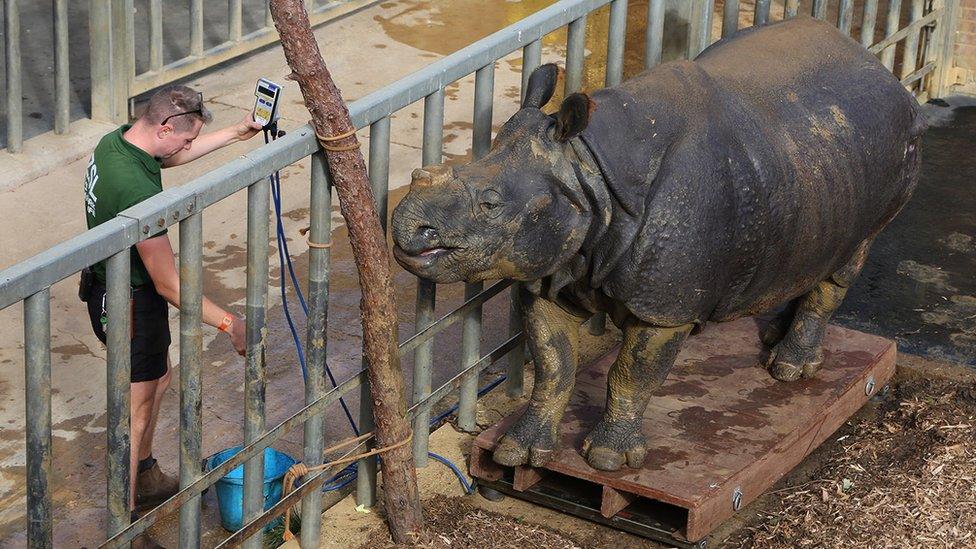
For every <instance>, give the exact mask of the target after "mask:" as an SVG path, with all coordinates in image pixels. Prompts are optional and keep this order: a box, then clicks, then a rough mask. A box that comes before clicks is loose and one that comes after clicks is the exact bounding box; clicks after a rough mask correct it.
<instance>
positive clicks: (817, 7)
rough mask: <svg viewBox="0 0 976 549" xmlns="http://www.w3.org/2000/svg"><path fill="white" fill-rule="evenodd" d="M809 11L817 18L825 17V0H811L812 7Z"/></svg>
mask: <svg viewBox="0 0 976 549" xmlns="http://www.w3.org/2000/svg"><path fill="white" fill-rule="evenodd" d="M810 13H811V14H812V15H813V16H814V17H816V18H817V19H821V20H822V19H826V18H827V0H813V7H812V10H811V12H810Z"/></svg>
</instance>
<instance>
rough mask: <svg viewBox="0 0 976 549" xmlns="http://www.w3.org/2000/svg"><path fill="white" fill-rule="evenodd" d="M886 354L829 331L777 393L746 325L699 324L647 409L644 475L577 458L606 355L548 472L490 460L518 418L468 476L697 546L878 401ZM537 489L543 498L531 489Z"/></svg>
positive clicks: (875, 345)
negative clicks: (801, 375) (801, 373)
mask: <svg viewBox="0 0 976 549" xmlns="http://www.w3.org/2000/svg"><path fill="white" fill-rule="evenodd" d="M895 354H896V351H895V344H894V342H892V341H890V340H886V339H883V338H880V337H877V336H872V335H868V334H864V333H861V332H856V331H853V330H847V329H844V328H837V327H831V328H830V329H829V330H828V333H827V339H826V342H825V360H824V367H823V368H822V369H821V370H820V372H819V373H818V375H817V377H816V378H815V379H808V380H801V381H796V382H793V383H783V382H779V381H776V380H774V379H773V378H772V377H770V375H769V374H768V373H767V372H766V370H764V369H762V368H761V367H760V366H759V362H760V358H761V357H762V356H763V350H762V347H761V344H760V343H759V336H758V324H757V323H756V321H755V320H753V319H751V318H750V319H741V320H738V321H735V322H730V323H724V324H713V325H709V326H708V327H706V329H705V330H703V331H702V332H701V333H700V334H698V335H695V336H693V337H691V338H690V339H689V340H688V343H687V344H686V345H685V348H684V349H683V350H682V351H681V354H680V355H679V356H678V360H677V362H676V364H675V368H674V370H673V371H672V373H671V375H670V377H669V378H668V380H667V381H666V382H665V384H664V385H663V386H662V387H661V388H660V389H659V390H658V391H657V392H656V393H655V394H654V396H653V397H652V398H651V402H650V405H649V406H648V408H647V412H646V413H645V414H644V434H645V436H646V437H647V440H648V456H647V460H646V461H645V463H644V466H643V467H642V468H641V469H640V470H633V469H628V468H624V469H622V470H620V471H617V472H614V473H607V472H602V471H598V470H596V469H593V468H591V467H589V466H588V465H587V464H586V462H585V461H584V460H583V458H582V457H581V456H580V455H579V448H580V445H581V443H582V440H583V438H584V437H585V436H586V434H587V433H588V432H589V430H590V429H591V428H592V427H593V425H595V423H596V422H597V421H598V420H599V418H600V416H601V413H602V411H603V407H604V402H605V400H606V373H607V370H608V369H609V367H610V365H611V364H612V363H613V359H614V357H615V356H616V351H613V352H611V353H610V354H608V355H606V356H604V357H603V358H602V359H600V360H598V361H596V362H594V363H592V364H590V365H589V366H587V367H585V368H584V369H582V370H581V372H580V373H579V375H578V376H577V384H576V389H575V391H574V393H573V397H572V399H571V401H570V404H569V407H568V409H567V411H566V415H565V417H564V418H563V421H562V424H561V426H560V432H561V449H560V451H559V452H558V453H557V454H556V457H555V459H554V460H553V461H552V462H550V463H549V465H547V466H546V467H545V468H542V469H534V468H531V467H516V468H514V470H512V468H508V467H503V466H500V465H497V464H496V463H494V462H493V461H492V460H491V452H492V450H493V449H494V447H495V445H496V443H497V441H498V439H499V438H500V437H501V435H503V434H504V433H505V431H506V430H507V428H508V427H509V425H511V424H512V422H514V421H515V420H516V419H517V418H518V417H519V416H520V415H521V410H519V411H518V412H516V413H515V414H512V415H511V416H509V417H506V418H505V419H503V420H502V421H500V422H499V423H497V424H496V425H494V426H492V427H491V428H489V429H488V430H486V431H485V432H483V433H482V434H481V435H480V436H478V438H477V439H476V440H475V444H474V448H473V449H472V456H471V473H472V475H474V476H475V477H478V478H479V479H481V480H482V481H485V483H486V485H488V486H493V487H502V488H503V489H504V490H503V491H506V492H510V493H514V494H515V495H516V496H519V497H525V499H529V500H533V501H537V502H542V503H544V504H546V505H551V506H554V507H557V508H561V509H562V510H564V511H568V512H571V513H574V514H577V515H580V516H585V517H587V518H595V519H599V518H600V517H599V516H593V514H594V512H595V511H596V510H598V511H599V515H601V516H602V517H603V519H605V520H604V522H608V523H610V524H616V522H617V521H621V520H623V521H625V522H626V521H630V522H633V520H634V519H635V517H637V520H638V521H639V520H642V519H641V517H652V518H653V517H655V516H657V517H659V518H653V520H654V521H659V524H657V526H656V527H655V526H654V525H651V526H652V528H651V529H652V530H654V529H655V528H656V529H657V530H660V531H662V532H670V535H671V536H673V537H674V538H676V539H678V540H686V541H689V542H697V541H698V540H701V539H703V538H705V536H706V535H707V534H708V533H709V532H710V531H711V530H712V529H714V528H715V527H716V526H718V525H719V524H721V523H722V522H723V521H725V520H726V519H728V518H729V517H731V516H732V515H733V514H734V513H735V512H736V511H737V510H738V509H740V508H742V507H745V505H747V504H748V503H749V502H751V501H752V500H754V499H755V498H757V497H758V496H759V495H760V494H762V493H763V492H764V491H765V490H766V489H768V488H769V487H770V486H771V485H772V484H773V483H775V482H776V481H777V480H779V479H780V478H781V477H782V476H783V475H785V474H786V473H787V472H789V471H790V470H791V469H793V467H795V466H796V465H797V464H798V463H800V461H802V460H803V458H804V457H806V456H807V455H808V454H809V453H810V452H812V451H813V449H814V448H816V447H817V446H818V445H819V444H820V443H821V442H823V441H824V440H825V439H826V438H827V437H829V436H830V435H831V434H832V433H833V432H834V431H835V430H836V429H837V428H838V427H840V426H841V425H842V424H843V423H844V421H846V420H847V418H849V417H850V416H851V415H852V414H853V413H854V412H855V411H857V410H858V409H859V408H860V407H861V406H862V405H863V404H864V403H865V402H866V401H867V399H868V398H870V396H872V395H873V394H874V393H876V392H877V391H880V390H881V389H882V388H883V387H884V386H885V385H886V384H887V383H888V381H889V379H890V378H891V376H892V374H893V373H894V370H895ZM543 485H547V486H548V487H547V488H545V489H541V488H539V487H541V486H543ZM570 486H575V487H576V488H574V490H576V491H575V492H573V491H572V490H569V488H567V487H570ZM566 490H569V492H566V493H562V492H565V491H566ZM554 491H555V493H556V495H555V496H553V497H555V500H553V499H552V498H551V497H550V496H552V494H553V493H554ZM587 493H589V494H593V495H594V496H593V497H592V498H590V500H591V501H593V500H594V498H595V501H596V503H592V504H591V506H590V507H589V508H587V505H586V504H585V502H583V501H582V500H585V499H586V498H587V496H586V495H585V494H587ZM547 494H548V495H547ZM573 494H577V495H575V496H574V495H573ZM580 494H582V495H580ZM552 502H556V503H552ZM559 502H563V503H566V504H565V505H564V504H563V503H559ZM593 506H595V509H594V508H593ZM661 517H663V518H661ZM628 529H630V528H628ZM631 530H632V531H639V530H640V529H639V528H638V529H637V530H634V529H631ZM651 537H653V536H651Z"/></svg>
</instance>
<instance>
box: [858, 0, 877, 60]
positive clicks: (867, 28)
mask: <svg viewBox="0 0 976 549" xmlns="http://www.w3.org/2000/svg"><path fill="white" fill-rule="evenodd" d="M877 20H878V0H865V2H864V17H863V19H862V20H861V45H862V46H864V47H865V48H869V47H871V46H872V45H873V44H874V26H875V24H876V22H877Z"/></svg>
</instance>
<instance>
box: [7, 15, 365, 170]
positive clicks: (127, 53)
mask: <svg viewBox="0 0 976 549" xmlns="http://www.w3.org/2000/svg"><path fill="white" fill-rule="evenodd" d="M49 1H50V2H51V6H52V9H53V33H54V46H53V51H52V56H53V67H54V113H53V119H54V131H55V133H57V134H65V133H67V132H68V129H69V123H70V100H71V94H72V93H73V91H72V89H71V84H70V79H69V57H70V52H69V45H68V36H69V30H70V31H71V32H84V31H85V29H84V27H83V26H82V27H79V26H78V23H77V22H72V21H69V17H68V7H69V0H49ZM85 1H86V2H87V4H88V29H87V32H88V35H89V47H90V59H91V65H90V71H91V105H90V107H91V111H90V112H91V117H92V119H94V120H104V121H111V122H117V123H122V122H126V121H128V118H129V114H130V110H131V100H132V99H133V98H135V97H137V96H139V95H140V94H142V93H145V92H148V91H151V90H154V89H156V88H159V87H161V86H164V85H166V84H169V83H171V82H175V81H177V80H179V79H181V78H185V77H187V76H190V75H192V74H195V73H198V72H200V71H202V70H205V69H208V68H210V67H213V66H215V65H218V64H220V63H223V62H225V61H228V60H231V59H234V58H236V57H239V56H241V55H244V54H247V53H249V52H252V51H254V50H257V49H259V48H262V47H264V46H267V45H269V44H273V43H275V42H277V41H278V33H277V31H276V30H275V28H274V24H273V22H272V21H271V14H270V11H269V10H268V2H254V1H251V2H250V3H251V4H256V7H257V9H258V10H260V12H261V13H260V20H261V24H260V25H258V27H257V28H255V29H253V30H247V32H245V25H244V24H243V23H244V19H245V18H244V14H245V5H244V2H243V0H221V1H220V2H217V1H212V2H207V3H206V4H207V6H206V12H205V9H204V0H186V1H185V2H183V3H182V4H183V5H182V6H178V5H173V4H175V2H170V3H169V5H167V6H165V8H166V10H168V11H173V10H174V8H183V9H186V8H189V21H188V23H189V25H188V28H187V30H188V32H186V33H185V34H186V36H185V37H184V38H183V39H182V40H181V39H180V38H179V37H178V36H177V35H179V34H180V33H179V32H178V29H175V28H166V26H164V6H163V0H138V2H137V0H85ZM378 1H379V0H306V1H305V5H306V7H307V8H308V10H309V19H310V20H311V23H312V25H313V26H316V25H320V24H322V23H325V22H327V21H330V20H332V19H335V18H337V17H340V16H342V15H346V14H349V13H352V12H354V11H357V10H359V9H362V8H364V7H367V6H369V5H371V4H374V3H376V2H378ZM21 2H24V0H5V1H4V2H3V18H4V22H3V32H4V41H5V43H4V45H5V48H4V56H5V59H4V61H5V66H6V86H5V90H4V91H5V92H6V120H5V121H6V143H7V151H8V152H11V153H18V152H21V151H22V150H23V142H24V119H23V116H24V112H23V111H24V109H23V94H22V88H23V73H22V59H21V57H22V56H21V53H22V52H21V38H22V36H21V16H20V10H19V4H20V3H21ZM137 4H138V7H140V8H144V11H145V12H146V17H145V20H144V21H143V20H142V19H143V18H141V17H140V18H139V21H138V24H137V20H136V12H137V11H139V10H137V9H136V7H137ZM24 5H27V4H24ZM27 6H28V7H31V6H29V5H27ZM214 8H216V9H217V10H220V11H222V12H223V13H222V14H221V17H213V16H212V14H213V13H214V12H213V11H211V10H214ZM205 13H206V14H207V16H205ZM30 23H32V24H36V23H37V21H35V20H33V19H32V20H31V21H30ZM181 23H182V24H181V25H180V26H181V27H184V26H187V25H186V22H181ZM218 27H219V28H218ZM32 30H35V31H36V30H37V29H32ZM40 30H42V31H43V30H45V29H40ZM179 30H183V29H182V28H181V29H179ZM211 35H216V36H221V37H222V40H221V41H220V43H218V44H216V45H213V46H210V47H205V41H204V37H205V36H211ZM137 37H138V39H137ZM27 38H28V39H30V37H29V36H28V37H27ZM164 38H166V40H165V44H166V46H165V47H164ZM143 41H145V48H142V45H143V44H142V43H143ZM137 42H138V43H139V51H146V52H147V59H146V63H144V65H145V66H144V67H139V68H140V69H142V70H137V63H136V51H137ZM183 45H185V46H186V47H185V48H182V49H185V50H186V55H184V56H182V57H180V58H179V59H174V60H172V61H169V62H166V63H164V55H163V53H164V50H165V49H180V48H179V46H183ZM47 63H50V62H46V63H45V64H47Z"/></svg>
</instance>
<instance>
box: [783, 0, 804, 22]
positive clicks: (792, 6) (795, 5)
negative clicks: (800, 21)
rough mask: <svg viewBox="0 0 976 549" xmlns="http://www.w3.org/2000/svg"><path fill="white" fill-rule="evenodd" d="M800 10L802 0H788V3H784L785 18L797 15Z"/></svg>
mask: <svg viewBox="0 0 976 549" xmlns="http://www.w3.org/2000/svg"><path fill="white" fill-rule="evenodd" d="M799 10H800V0H786V3H785V4H784V5H783V19H789V18H790V17H796V13H797V12H798V11H799Z"/></svg>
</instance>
